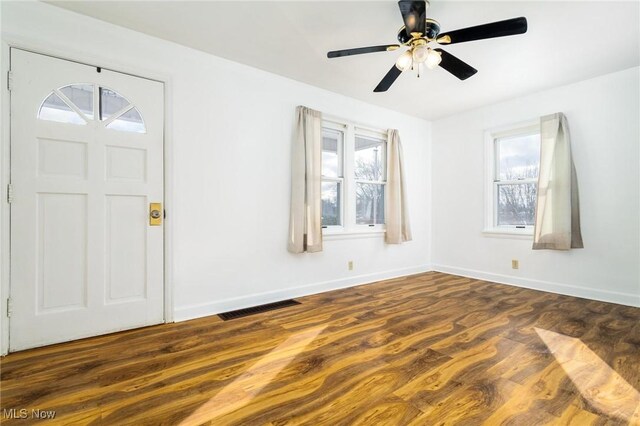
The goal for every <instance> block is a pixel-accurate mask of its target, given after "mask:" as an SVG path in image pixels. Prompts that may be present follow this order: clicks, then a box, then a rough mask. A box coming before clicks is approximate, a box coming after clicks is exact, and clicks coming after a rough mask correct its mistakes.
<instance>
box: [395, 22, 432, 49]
mask: <svg viewBox="0 0 640 426" xmlns="http://www.w3.org/2000/svg"><path fill="white" fill-rule="evenodd" d="M424 28H425V29H424V34H423V35H422V37H424V38H426V39H427V40H428V41H432V40H435V38H436V37H437V36H438V34H440V24H439V23H438V21H436V20H434V19H425V27H424ZM411 40H413V36H412V35H411V34H407V31H406V28H405V27H404V26H403V27H402V28H400V31H398V41H400V43H402V44H408V43H409V42H410V41H411Z"/></svg>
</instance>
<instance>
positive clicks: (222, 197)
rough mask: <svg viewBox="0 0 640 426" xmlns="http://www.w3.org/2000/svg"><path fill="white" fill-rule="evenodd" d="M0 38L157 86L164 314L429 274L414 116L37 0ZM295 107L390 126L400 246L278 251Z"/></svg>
mask: <svg viewBox="0 0 640 426" xmlns="http://www.w3.org/2000/svg"><path fill="white" fill-rule="evenodd" d="M2 34H3V39H4V40H5V41H7V42H9V43H10V44H11V43H13V42H17V43H18V44H19V45H23V46H29V47H31V48H33V49H35V50H38V51H44V52H48V53H52V54H55V55H58V56H61V57H66V58H71V59H76V60H79V61H82V62H89V63H91V64H93V65H100V66H103V67H107V68H111V69H115V70H122V71H128V72H131V73H134V74H138V75H143V76H150V77H155V78H159V79H164V80H168V93H167V94H168V109H167V119H168V135H167V136H168V138H169V140H170V142H171V144H172V152H170V153H169V154H168V156H169V159H170V161H172V163H173V164H172V167H171V169H172V176H173V177H172V182H171V183H170V184H172V186H173V189H172V193H173V200H172V202H171V205H169V206H168V223H169V225H170V226H171V229H172V235H173V237H172V239H173V256H174V259H173V265H172V266H173V285H174V298H175V314H176V319H185V318H189V317H194V316H200V315H206V314H211V313H215V312H219V311H223V310H228V309H235V308H240V307H245V306H250V305H254V304H256V303H261V302H268V301H273V300H278V299H281V298H287V297H292V296H298V295H301V294H305V293H313V292H318V291H322V290H326V289H331V288H336V287H341V286H347V285H353V284H356V283H363V282H370V281H373V280H376V279H379V278H384V277H390V276H397V275H404V274H408V273H415V272H420V271H424V270H428V269H429V263H430V247H429V241H430V237H429V227H430V210H429V198H430V172H429V166H428V164H429V163H430V160H429V155H430V134H431V129H430V124H429V123H428V122H427V121H424V120H421V119H417V118H413V117H409V116H406V115H403V114H400V113H397V112H393V111H390V110H386V109H383V108H380V107H377V106H372V105H369V104H365V103H363V102H360V101H356V100H354V99H350V98H347V97H344V96H341V95H338V94H335V93H331V92H328V91H325V90H321V89H318V88H315V87H312V86H309V85H306V84H303V83H299V82H296V81H292V80H289V79H286V78H283V77H279V76H276V75H273V74H270V73H267V72H263V71H260V70H257V69H254V68H250V67H247V66H244V65H240V64H237V63H234V62H230V61H227V60H224V59H221V58H217V57H214V56H211V55H208V54H205V53H202V52H199V51H196V50H192V49H189V48H186V47H183V46H179V45H176V44H173V43H170V42H166V41H163V40H159V39H156V38H153V37H149V36H146V35H143V34H140V33H136V32H133V31H130V30H127V29H124V28H121V27H117V26H114V25H111V24H108V23H105V22H101V21H98V20H94V19H91V18H88V17H84V16H81V15H77V14H74V13H71V12H68V11H64V10H62V9H59V8H56V7H53V6H50V5H47V4H43V3H32V2H24V3H23V2H16V3H8V2H2ZM238 48H242V47H241V46H238ZM247 54H251V52H250V50H249V51H247ZM3 93H4V92H3ZM300 104H302V105H306V106H309V107H312V108H315V109H318V110H321V111H323V112H326V113H329V114H331V115H333V116H337V117H342V118H345V119H348V120H353V121H356V122H359V123H361V124H368V125H371V126H375V127H378V128H397V129H399V130H400V134H401V137H402V141H403V144H404V149H405V159H406V170H407V181H408V182H407V187H408V192H409V200H410V209H411V210H410V215H411V219H412V227H413V236H414V241H412V242H410V243H407V244H404V245H401V246H389V245H385V243H384V242H383V239H382V238H381V237H376V238H364V239H347V240H332V241H326V242H325V246H324V251H323V252H322V253H317V254H301V255H293V254H290V253H288V252H287V251H286V238H287V230H288V220H289V206H288V203H289V185H290V166H289V160H290V150H291V136H292V130H293V119H294V111H295V107H296V105H300ZM348 260H353V261H354V264H355V268H354V270H353V271H348V270H347V261H348Z"/></svg>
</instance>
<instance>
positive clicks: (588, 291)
mask: <svg viewBox="0 0 640 426" xmlns="http://www.w3.org/2000/svg"><path fill="white" fill-rule="evenodd" d="M432 268H433V270H434V271H438V272H444V273H447V274H454V275H460V276H463V277H468V278H476V279H481V280H485V281H492V282H496V283H500V284H508V285H513V286H516V287H524V288H530V289H532V290H541V291H546V292H550V293H557V294H564V295H567V296H575V297H581V298H584V299H591V300H599V301H602V302H610V303H617V304H620V305H627V306H635V307H640V294H633V293H620V292H617V291H608V290H598V289H593V288H586V287H580V286H576V285H572V284H563V283H556V282H551V281H542V280H535V279H531V278H521V277H514V276H511V275H502V274H494V273H491V272H485V271H477V270H475V269H466V268H458V267H455V266H446V265H432Z"/></svg>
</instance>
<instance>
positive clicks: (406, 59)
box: [396, 50, 413, 71]
mask: <svg viewBox="0 0 640 426" xmlns="http://www.w3.org/2000/svg"><path fill="white" fill-rule="evenodd" d="M412 66H413V54H412V53H411V51H410V50H407V51H406V52H404V53H403V54H402V55H400V57H399V58H398V60H397V61H396V67H398V69H399V70H400V71H407V70H409V69H411V67H412Z"/></svg>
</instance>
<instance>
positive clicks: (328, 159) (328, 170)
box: [322, 129, 342, 177]
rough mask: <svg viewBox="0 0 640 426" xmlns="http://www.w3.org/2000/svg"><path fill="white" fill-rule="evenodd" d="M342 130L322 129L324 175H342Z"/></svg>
mask: <svg viewBox="0 0 640 426" xmlns="http://www.w3.org/2000/svg"><path fill="white" fill-rule="evenodd" d="M341 145H342V132H339V131H337V130H332V129H322V176H327V177H342V164H341V161H340V157H341V154H342V153H341Z"/></svg>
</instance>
